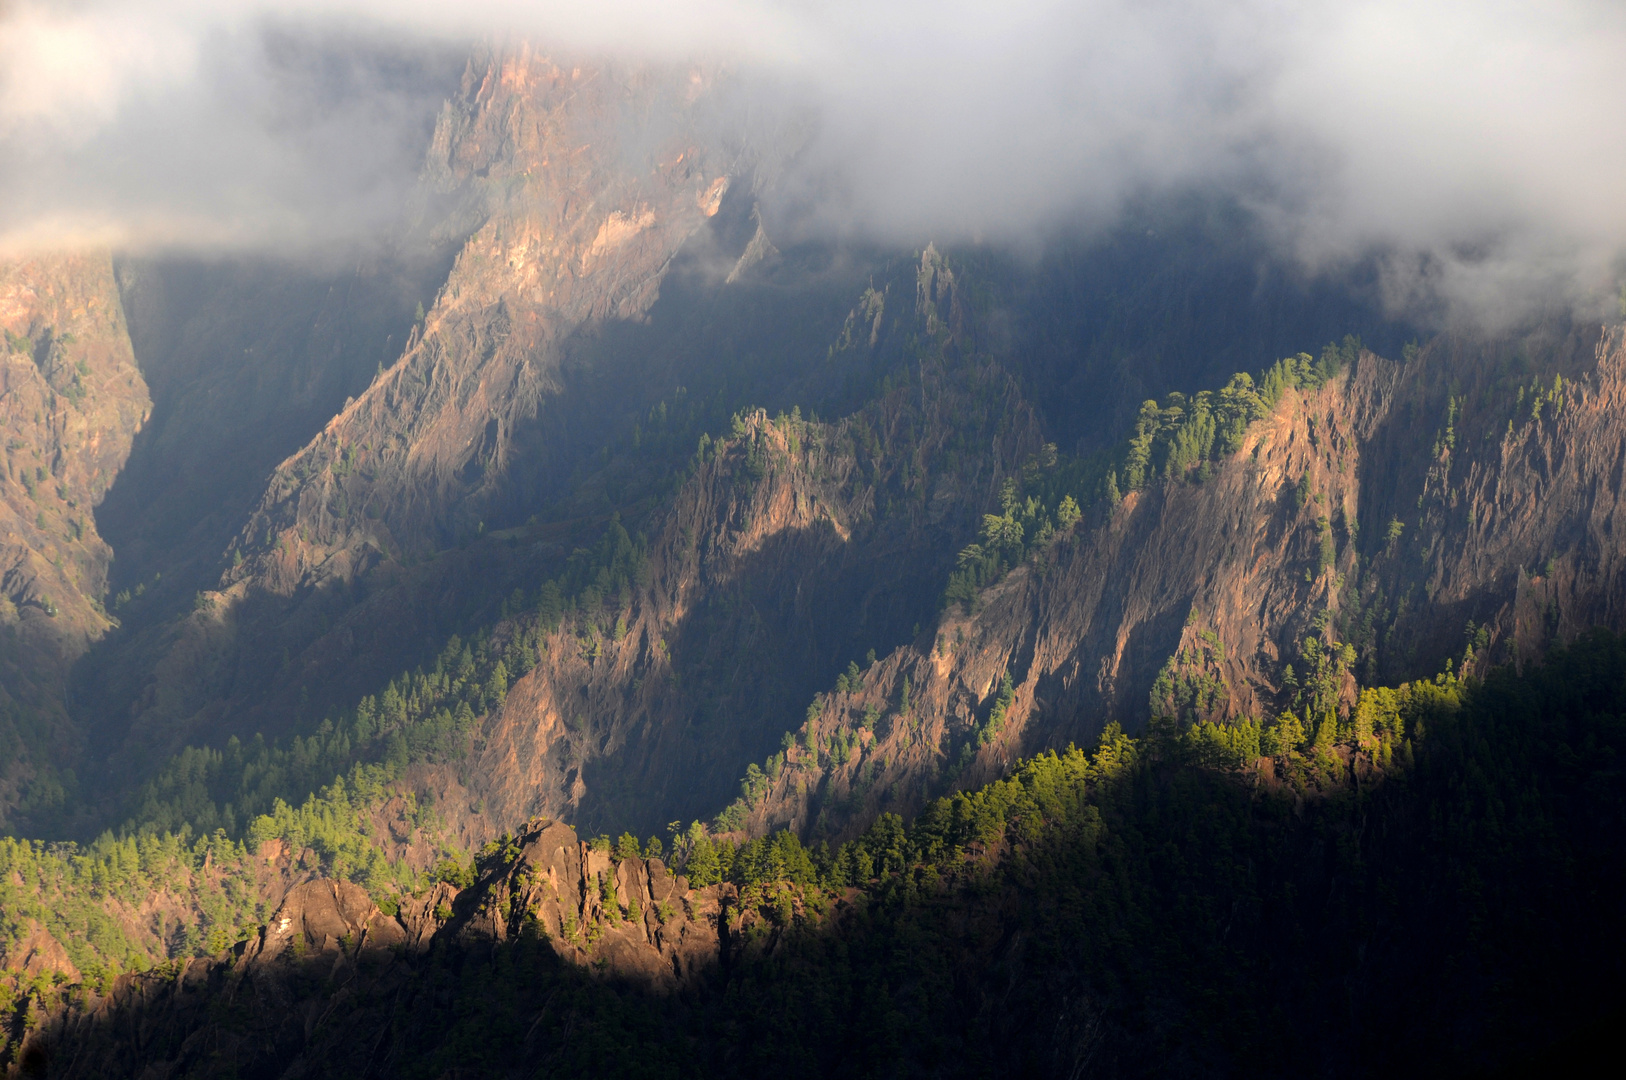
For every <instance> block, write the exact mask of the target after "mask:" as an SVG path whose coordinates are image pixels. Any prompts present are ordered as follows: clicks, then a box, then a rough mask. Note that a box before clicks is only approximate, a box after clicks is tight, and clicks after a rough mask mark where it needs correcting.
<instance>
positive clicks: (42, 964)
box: [0, 919, 79, 982]
mask: <svg viewBox="0 0 1626 1080" xmlns="http://www.w3.org/2000/svg"><path fill="white" fill-rule="evenodd" d="M0 971H5V972H18V973H20V974H21V975H22V976H23V978H25V979H32V978H35V977H37V976H40V975H60V976H62V978H64V979H65V980H67V981H68V982H78V981H79V969H78V968H77V967H75V966H74V963H73V960H72V958H71V957H69V956H68V950H66V949H64V948H63V947H62V943H61V942H60V941H58V940H57V939H56V938H54V937H52V936H51V933H50V931H48V930H46V929H45V927H43V926H41V925H39V924H38V923H36V922H34V921H33V920H32V919H30V920H28V923H27V932H26V933H24V934H23V935H22V936H21V937H20V938H19V939H18V941H17V943H16V944H15V945H13V946H11V947H10V948H0Z"/></svg>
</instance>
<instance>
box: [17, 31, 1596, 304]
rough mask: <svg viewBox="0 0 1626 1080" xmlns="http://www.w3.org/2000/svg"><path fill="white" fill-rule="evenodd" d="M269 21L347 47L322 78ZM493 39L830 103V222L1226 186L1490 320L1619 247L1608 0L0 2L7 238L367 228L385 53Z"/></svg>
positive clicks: (998, 214)
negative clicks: (314, 79) (339, 72)
mask: <svg viewBox="0 0 1626 1080" xmlns="http://www.w3.org/2000/svg"><path fill="white" fill-rule="evenodd" d="M267 27H273V28H276V29H277V32H278V33H281V34H283V35H285V36H286V35H289V34H292V35H293V37H295V38H298V39H300V40H303V41H304V42H305V43H306V45H307V46H309V47H310V49H312V50H317V44H318V43H320V44H321V47H322V48H327V49H333V48H337V49H340V50H341V51H342V50H345V49H349V50H353V51H355V52H356V53H357V54H358V56H359V57H360V59H358V60H357V61H356V63H355V65H354V69H355V70H354V71H353V72H352V73H351V76H350V77H348V78H347V79H343V80H340V81H339V82H340V84H339V85H337V86H336V87H335V88H331V92H329V93H328V94H327V95H326V96H325V97H321V96H316V95H313V92H312V90H311V88H310V87H309V86H308V85H307V82H308V80H307V78H306V75H307V73H306V72H304V71H302V70H301V69H300V68H299V67H298V64H297V63H296V64H294V65H293V67H292V68H290V67H289V66H288V64H287V63H286V62H285V59H284V60H283V61H279V60H278V59H277V57H276V56H275V55H274V50H272V51H270V52H268V50H267V47H266V42H267V40H268V39H267V36H266V35H267V32H268V31H267ZM505 32H514V33H519V34H523V35H527V36H530V37H532V38H534V39H537V40H539V41H540V42H541V43H543V44H544V45H546V46H548V47H555V48H558V49H560V50H562V51H567V52H569V51H574V52H578V53H585V54H606V53H609V54H624V55H627V56H631V57H642V58H648V59H656V60H674V59H688V58H691V57H703V58H708V59H712V60H722V61H726V62H728V63H729V64H730V65H731V67H732V68H733V69H734V70H735V71H737V72H739V73H741V76H742V78H743V79H745V80H746V84H747V85H755V86H758V87H761V88H762V90H761V93H762V96H763V98H764V100H772V101H774V102H776V103H778V104H779V105H783V104H785V103H795V106H796V107H797V108H798V109H799V110H802V111H803V114H804V115H805V114H806V110H811V115H813V116H814V117H816V123H815V125H814V126H813V129H812V130H813V135H812V137H811V141H810V142H809V143H808V144H807V145H806V147H805V153H804V154H803V156H802V157H801V158H800V159H799V163H798V167H797V171H796V173H795V174H794V177H793V179H794V183H792V182H791V180H787V183H786V186H785V188H784V190H783V191H782V192H781V197H782V199H784V200H785V201H786V202H787V204H790V203H794V204H795V205H796V206H798V207H799V209H800V210H801V211H803V212H805V213H807V214H808V215H809V218H808V219H807V220H811V221H813V222H817V223H820V224H821V225H822V226H824V227H831V226H835V227H840V228H843V229H849V230H856V231H861V232H865V233H869V234H876V235H880V236H882V237H885V238H888V239H898V240H905V241H918V240H919V239H920V238H921V237H924V236H935V237H937V238H939V239H944V238H953V237H958V236H970V235H980V236H987V237H1008V238H1011V239H1013V240H1023V239H1033V238H1035V237H1043V236H1044V235H1047V234H1048V232H1049V231H1051V230H1052V229H1053V228H1054V227H1055V225H1056V223H1057V222H1059V221H1074V220H1084V221H1090V220H1095V221H1101V220H1105V219H1108V218H1110V217H1111V216H1112V215H1113V214H1114V213H1115V212H1116V211H1117V210H1118V208H1119V207H1120V206H1121V205H1122V202H1123V200H1124V199H1126V198H1128V197H1131V196H1134V195H1138V194H1144V193H1149V192H1150V193H1156V192H1158V191H1165V190H1179V189H1186V188H1217V189H1219V190H1221V191H1224V192H1228V193H1231V194H1234V195H1236V196H1238V197H1241V198H1243V199H1245V200H1247V201H1248V202H1249V203H1250V204H1251V205H1253V206H1254V207H1255V208H1256V209H1257V210H1258V212H1259V214H1260V216H1261V219H1262V220H1263V221H1265V222H1267V223H1268V225H1269V227H1270V228H1272V229H1273V230H1274V232H1275V234H1276V235H1277V236H1278V238H1279V239H1280V241H1281V242H1282V243H1283V244H1284V245H1286V246H1287V247H1288V248H1289V249H1290V250H1292V251H1293V252H1295V253H1296V254H1297V255H1298V256H1299V257H1300V258H1302V259H1303V260H1304V261H1305V262H1306V263H1307V264H1309V265H1311V266H1323V265H1327V264H1332V263H1337V262H1339V261H1341V260H1345V259H1349V258H1353V257H1359V256H1362V255H1367V254H1370V253H1372V252H1374V251H1381V252H1387V253H1388V255H1387V258H1388V260H1389V265H1390V267H1391V273H1390V285H1391V288H1392V289H1393V291H1394V295H1395V296H1396V297H1397V299H1401V300H1404V301H1406V302H1411V301H1414V300H1416V299H1417V298H1418V297H1419V296H1425V297H1427V298H1430V299H1431V300H1432V301H1436V302H1437V301H1439V300H1441V298H1443V299H1444V300H1445V301H1448V302H1449V301H1456V302H1466V303H1471V304H1473V305H1474V306H1475V310H1479V311H1481V312H1485V311H1493V312H1494V311H1497V310H1501V311H1503V312H1509V311H1512V310H1513V308H1512V307H1511V306H1510V305H1514V304H1516V303H1517V302H1518V301H1520V300H1521V298H1522V299H1529V298H1530V297H1532V296H1536V295H1546V294H1548V293H1550V292H1551V290H1554V289H1564V290H1568V291H1570V292H1573V293H1593V294H1596V293H1598V292H1600V291H1601V290H1602V289H1604V288H1605V287H1606V286H1607V285H1608V281H1609V278H1610V276H1611V274H1613V273H1615V272H1616V271H1617V270H1618V267H1619V262H1618V260H1619V259H1620V257H1621V253H1622V251H1626V198H1622V197H1621V196H1620V195H1619V194H1618V192H1619V184H1620V178H1621V177H1622V176H1626V127H1623V125H1621V123H1620V121H1619V115H1618V114H1619V109H1620V106H1621V104H1622V103H1623V102H1626V64H1623V63H1621V61H1620V57H1622V56H1626V6H1623V5H1619V4H1615V3H1599V2H1592V0H1549V2H1547V3H1543V4H1540V5H1535V4H1529V3H1517V4H1516V3H1507V2H1495V0H1488V2H1487V0H1480V2H1475V3H1463V2H1454V0H1417V2H1412V3H1400V2H1396V0H1305V2H1301V3H1287V2H1275V0H1231V2H1222V0H1071V2H1065V3H1064V2H1051V0H1027V2H1020V0H1017V2H1008V3H1005V4H1000V5H994V4H988V3H971V2H968V0H941V2H938V3H932V4H924V3H919V2H906V3H878V2H874V0H871V2H867V3H858V2H852V0H839V2H834V3H813V2H810V0H801V2H788V0H782V2H778V3H770V2H762V0H706V2H699V3H696V2H689V3H678V2H666V3H652V2H640V0H601V2H598V3H594V4H584V3H561V2H558V0H542V2H535V0H527V2H519V0H472V2H468V3H463V4H458V5H450V4H446V3H444V2H428V0H395V2H384V0H340V2H338V3H332V2H317V0H282V2H280V3H276V4H271V3H265V2H261V0H239V2H237V3H224V4H223V3H218V2H216V3H201V2H190V0H147V2H144V3H135V2H131V0H78V2H72V3H55V4H46V3H41V2H39V0H34V2H24V3H15V4H13V5H12V6H11V7H10V8H9V9H8V10H7V13H6V14H5V16H4V17H3V19H0V55H3V56H5V57H7V58H8V61H9V62H8V64H7V66H6V68H5V69H4V71H3V73H0V162H3V163H0V246H3V247H11V248H16V247H18V246H20V245H25V244H39V243H50V242H62V241H63V240H64V239H71V238H74V237H78V238H81V239H83V238H91V239H95V240H97V241H99V242H106V241H108V240H109V239H111V240H116V241H119V242H122V243H135V244H140V243H157V242H181V243H192V244H197V245H218V244H238V245H254V244H262V243H270V242H273V241H275V242H281V243H287V242H295V243H297V242H303V241H307V240H310V239H312V238H315V237H319V236H329V235H332V234H333V232H334V231H335V230H336V229H342V228H344V227H360V228H366V227H370V226H372V225H375V224H376V222H375V221H373V220H371V219H370V218H369V215H368V214H366V213H359V214H358V213H357V212H356V208H357V207H363V206H375V207H376V206H383V205H387V204H388V202H389V200H388V199H382V198H379V193H380V192H392V191H399V190H402V189H403V187H404V185H405V184H407V183H409V182H410V177H411V173H412V172H413V171H414V169H415V167H416V164H417V159H416V158H415V157H414V154H415V153H420V152H421V150H420V149H419V144H418V143H416V142H414V140H415V139H418V138H420V137H421V135H420V131H419V127H418V125H420V124H421V123H422V119H423V117H424V116H425V115H427V114H428V113H429V112H432V110H433V104H434V102H433V101H432V100H429V98H430V97H431V96H432V95H431V94H430V93H429V91H430V90H432V89H433V87H428V86H425V85H418V86H414V85H411V84H410V83H409V82H403V81H402V79H401V77H400V73H399V72H400V68H399V65H398V64H395V63H394V61H391V62H390V63H387V64H386V63H380V64H378V65H376V70H375V69H374V68H372V67H369V64H370V63H372V61H371V60H369V59H368V57H369V56H371V57H374V58H375V59H376V58H377V57H384V56H389V55H393V53H392V50H394V51H395V52H399V51H401V50H406V51H407V52H408V53H411V54H412V55H414V56H416V57H418V61H419V63H420V67H421V68H422V70H424V71H426V72H427V71H430V70H438V69H436V67H435V65H436V64H437V63H439V62H440V60H439V59H437V57H440V56H441V54H440V53H437V52H436V51H435V50H436V48H437V47H438V46H437V43H439V47H444V48H446V49H449V50H450V49H456V48H461V47H463V46H464V45H466V44H467V43H468V42H470V41H472V40H475V39H477V38H479V37H482V36H486V35H493V34H501V33H505ZM301 35H304V36H303V37H302V38H301ZM273 36H274V35H273ZM364 46H365V47H364ZM414 50H416V51H415V52H414ZM318 51H319V50H318ZM295 52H296V53H297V52H298V50H297V49H296V50H295ZM409 66H410V65H409ZM386 69H387V70H388V71H389V72H393V74H391V75H389V76H387V77H386V76H385V75H384V74H381V72H383V71H385V70H386ZM769 88H771V91H770V89H769Z"/></svg>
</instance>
